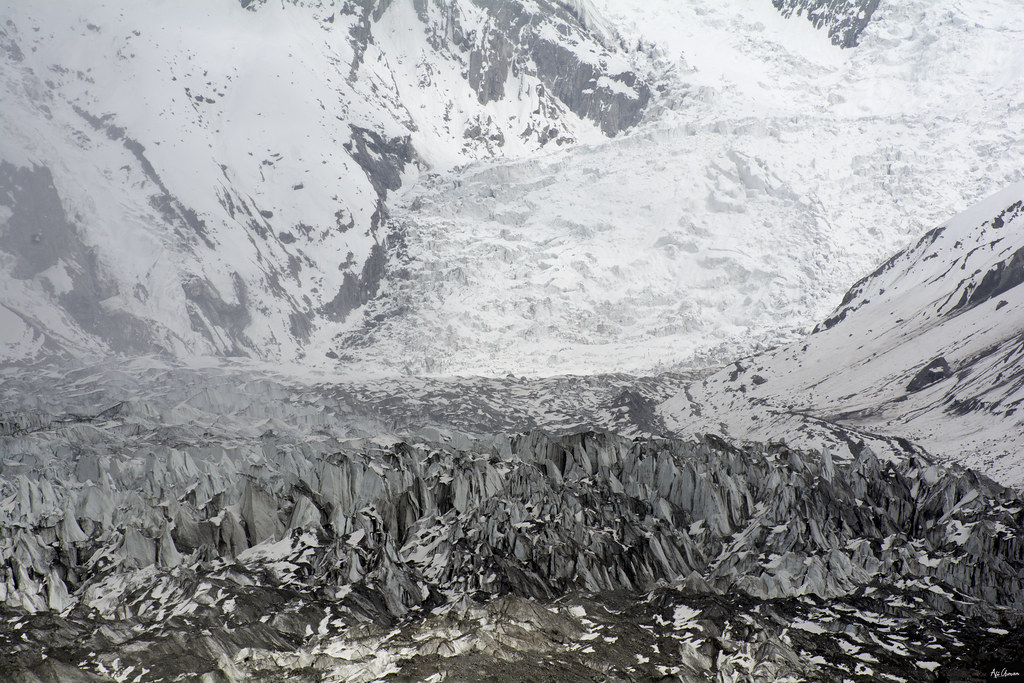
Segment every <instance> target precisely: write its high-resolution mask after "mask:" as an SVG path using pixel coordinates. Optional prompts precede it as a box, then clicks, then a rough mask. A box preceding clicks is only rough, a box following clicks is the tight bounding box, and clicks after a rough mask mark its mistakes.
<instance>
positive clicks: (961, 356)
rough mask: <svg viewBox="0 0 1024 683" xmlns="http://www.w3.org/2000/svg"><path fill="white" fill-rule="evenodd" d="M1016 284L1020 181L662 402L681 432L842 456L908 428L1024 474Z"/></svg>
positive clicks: (933, 447) (1022, 204) (968, 456)
mask: <svg viewBox="0 0 1024 683" xmlns="http://www.w3.org/2000/svg"><path fill="white" fill-rule="evenodd" d="M1022 283H1024V183H1020V184H1017V185H1014V186H1011V187H1009V188H1007V189H1006V190H1004V191H1002V192H1000V193H998V194H996V195H994V196H992V197H990V198H988V199H986V200H985V201H983V202H980V203H979V204H977V205H976V206H974V207H972V208H971V209H969V210H968V211H965V212H964V213H962V214H960V215H958V216H956V217H955V218H953V219H952V220H950V221H948V222H947V223H944V224H943V225H941V226H940V227H938V228H935V229H934V230H931V231H929V232H928V233H926V234H925V235H924V237H922V238H921V239H920V240H919V241H918V242H917V243H916V244H914V245H913V246H911V247H909V248H908V249H906V250H904V251H902V252H900V253H898V254H897V255H895V256H894V257H892V258H891V259H890V260H888V261H887V262H886V263H884V264H883V265H882V266H880V267H879V268H878V269H877V270H876V271H875V272H873V273H872V274H871V275H869V276H867V277H866V278H864V279H863V280H861V281H860V282H858V283H857V284H856V285H854V287H853V288H852V289H851V290H850V291H849V292H848V293H847V295H846V297H845V298H844V299H843V302H842V304H841V305H840V306H839V307H838V308H837V309H836V310H835V311H834V312H833V314H832V315H831V316H829V317H828V318H827V319H826V320H825V321H824V322H823V323H822V324H821V325H819V326H818V328H817V329H816V330H815V331H814V333H813V334H811V335H809V336H807V337H806V338H804V339H802V340H798V341H796V342H793V343H791V344H787V345H785V346H782V347H780V348H778V349H775V350H772V351H769V352H766V353H763V354H760V355H756V356H753V357H750V358H746V359H743V360H741V361H737V362H736V363H733V364H732V365H731V366H729V367H727V368H725V369H724V370H722V371H720V372H718V373H716V374H714V375H712V376H710V377H708V378H706V379H705V380H703V381H702V382H699V383H696V384H694V385H693V386H690V387H689V388H688V389H687V390H685V391H684V392H682V393H680V394H679V395H677V396H676V397H675V398H674V399H671V400H670V401H669V402H667V403H666V404H665V405H664V406H663V407H662V412H663V413H664V414H665V415H666V421H667V423H668V426H669V427H670V428H672V429H675V430H677V431H680V432H683V433H689V432H691V431H692V430H697V431H706V430H713V431H716V432H719V433H725V434H728V435H730V436H731V437H734V438H747V439H754V440H761V439H766V438H784V439H786V440H787V442H789V443H791V444H800V445H803V446H812V447H816V448H820V447H822V446H823V445H828V446H829V447H833V448H838V449H839V450H840V452H845V453H846V454H847V456H851V454H850V453H849V449H852V450H853V451H854V453H856V451H857V446H856V443H857V442H858V441H859V440H861V439H864V438H866V439H867V441H868V442H869V443H872V442H876V443H879V442H885V441H886V437H888V439H890V443H891V444H894V446H895V448H896V451H897V452H901V451H903V450H904V447H907V448H909V446H908V444H907V443H906V440H910V441H912V442H914V443H916V444H919V445H920V446H923V447H924V448H925V449H926V450H927V451H928V452H929V453H930V454H932V455H935V456H939V457H941V458H943V459H949V460H954V461H957V462H959V463H961V464H963V465H966V466H969V467H973V468H976V469H977V470H978V471H981V472H985V473H986V474H987V475H988V476H991V477H994V478H996V479H997V480H999V481H1001V482H1003V483H1004V484H1009V485H1015V486H1021V485H1024V409H1022V406H1024V286H1021V285H1022ZM837 425H838V426H839V427H840V428H841V429H837V428H836V426H837ZM897 438H898V439H899V441H898V442H897V441H896V439H897Z"/></svg>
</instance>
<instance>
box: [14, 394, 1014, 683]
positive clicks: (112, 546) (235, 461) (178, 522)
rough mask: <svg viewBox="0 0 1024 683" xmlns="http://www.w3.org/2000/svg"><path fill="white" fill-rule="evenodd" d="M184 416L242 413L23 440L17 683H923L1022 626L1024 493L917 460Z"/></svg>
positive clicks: (212, 399) (18, 435)
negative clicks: (861, 682) (268, 681)
mask: <svg viewBox="0 0 1024 683" xmlns="http://www.w3.org/2000/svg"><path fill="white" fill-rule="evenodd" d="M256 390H259V391H262V392H264V393H266V395H267V403H266V404H265V405H266V406H268V407H269V406H272V405H273V404H274V403H279V404H282V405H293V404H295V402H296V401H297V399H299V396H298V395H289V394H288V393H280V388H275V387H274V385H271V384H264V385H262V386H256V385H253V386H250V387H249V389H248V391H249V392H252V391H256ZM92 395H97V392H95V391H94V392H93V394H92ZM189 403H190V404H191V405H194V406H197V407H198V406H206V409H208V410H210V411H211V412H212V413H217V414H219V415H221V416H222V417H221V418H219V419H218V420H217V421H216V422H212V423H209V424H206V423H204V422H203V421H200V420H197V419H195V418H193V420H191V421H190V422H189V423H188V424H187V425H184V424H183V425H179V426H175V425H173V424H170V423H166V420H167V417H166V416H164V417H161V416H160V414H159V413H154V412H153V411H152V410H150V409H146V408H144V407H143V406H142V405H135V406H133V405H132V404H127V403H125V404H120V405H116V406H114V407H113V408H112V409H110V410H108V411H106V412H104V413H103V414H101V415H99V416H96V417H95V418H92V419H89V420H81V421H78V422H74V421H65V422H52V421H51V422H47V421H45V420H42V421H40V420H36V421H33V420H32V419H29V418H27V417H26V418H24V419H13V418H12V419H10V420H6V421H5V423H4V424H5V427H4V433H5V434H7V436H4V437H2V438H3V441H2V446H3V458H4V463H5V465H4V470H3V473H2V477H0V485H2V486H3V490H2V507H0V514H2V515H3V520H2V526H0V539H2V540H0V567H2V569H0V572H2V575H3V580H2V581H0V601H2V604H3V608H2V610H0V617H2V626H0V639H2V640H3V642H4V647H3V648H0V651H3V652H4V653H5V654H4V655H3V656H2V657H0V667H3V669H2V670H3V671H5V672H9V675H12V676H15V677H17V676H26V675H28V672H35V673H33V674H32V675H37V676H41V675H44V673H45V672H44V671H43V669H41V668H40V667H54V666H57V667H60V666H63V665H72V666H76V667H81V669H83V670H85V671H88V672H90V673H94V674H97V675H100V676H111V677H118V678H120V677H122V676H124V675H127V673H130V672H131V671H148V673H145V674H144V678H143V680H167V679H171V678H173V677H175V676H180V675H193V676H194V675H199V674H206V673H209V674H211V675H219V676H223V677H227V678H228V679H229V680H230V678H231V677H232V676H234V677H238V678H244V677H253V676H259V675H264V676H280V675H284V672H290V673H289V674H288V675H290V676H297V678H295V680H310V681H313V680H336V679H337V678H338V677H339V676H341V677H342V678H343V679H344V680H372V679H375V678H379V677H382V676H385V675H389V674H394V675H399V676H404V677H411V678H416V679H426V678H428V677H430V676H432V675H434V674H436V673H441V674H442V675H450V676H453V677H455V678H460V677H463V678H464V677H467V676H478V675H479V672H480V671H484V672H491V673H492V674H493V675H495V676H497V677H499V678H508V679H515V678H517V677H518V678H527V679H531V678H536V677H537V676H538V675H541V672H542V671H550V670H551V669H547V668H544V667H548V666H549V664H547V663H546V662H550V661H553V662H554V663H553V664H550V666H553V667H554V670H556V671H558V672H560V673H559V678H562V679H565V680H571V679H576V678H580V677H584V676H593V675H601V676H605V677H611V678H618V679H636V678H650V677H656V676H658V675H677V676H679V677H681V678H683V679H684V680H688V679H691V678H692V677H695V676H698V675H702V674H701V673H700V672H705V671H714V672H716V673H717V674H720V675H722V676H725V677H728V676H734V675H743V676H754V677H755V678H758V679H762V678H768V679H770V678H774V677H777V676H782V675H801V676H804V677H808V678H811V679H821V680H826V679H833V678H835V677H836V676H841V675H844V672H845V673H849V672H852V671H854V670H855V669H857V668H858V667H859V666H865V667H868V669H867V670H868V671H871V672H877V671H885V672H889V673H895V674H899V675H902V676H903V677H906V678H914V679H918V678H920V677H921V676H922V675H925V674H927V673H930V672H931V670H932V669H934V668H935V667H938V666H940V665H941V666H943V667H951V666H956V665H957V661H958V658H960V657H967V658H971V657H975V658H977V657H984V656H997V655H1004V656H1005V655H1007V653H1009V652H1012V650H1011V649H1010V648H1012V647H1013V642H1014V641H1013V640H1012V639H1013V638H1014V637H1019V635H1020V634H1021V623H1022V618H1024V587H1022V586H1021V584H1020V581H1019V577H1020V575H1021V572H1022V571H1024V517H1022V515H1024V501H1022V500H1021V499H1020V498H1019V497H1018V496H1017V495H1016V494H1014V493H1013V492H1011V491H1009V490H1006V489H1003V488H1002V487H999V486H997V485H995V484H993V483H992V482H990V481H988V480H986V479H984V478H982V477H979V476H977V475H975V474H973V473H971V472H967V471H963V470H960V469H956V468H952V469H947V468H943V467H940V466H937V465H934V464H932V463H929V462H927V461H926V460H924V459H922V458H910V459H908V460H907V461H905V462H903V463H900V464H893V463H888V462H886V463H883V462H880V461H879V460H878V459H876V458H875V457H874V455H873V454H872V453H871V452H870V451H869V450H867V449H865V450H863V451H862V452H861V453H860V454H859V455H858V457H857V459H856V460H855V461H853V462H849V463H843V462H836V461H833V459H832V458H831V457H830V456H829V455H828V454H827V453H826V454H824V455H818V454H815V453H799V452H796V451H793V450H790V449H788V448H786V447H785V446H782V445H771V446H753V447H748V448H744V449H739V448H736V447H734V446H731V445H729V444H728V443H726V442H724V441H722V440H721V439H718V438H717V437H711V436H708V437H703V438H701V439H699V440H695V441H691V442H683V441H673V440H657V439H654V440H652V439H636V440H631V439H626V438H622V437H618V436H614V435H610V434H603V433H594V432H586V433H579V434H572V435H566V436H563V437H557V438H556V437H550V436H547V435H545V434H543V433H539V432H532V433H528V434H524V435H519V436H512V437H508V436H498V437H490V438H487V439H472V438H466V437H444V438H439V437H437V436H435V437H428V438H424V439H420V438H407V439H403V440H387V441H382V440H361V441H346V440H339V439H338V438H336V437H332V436H329V435H328V434H326V433H324V432H323V430H322V427H317V426H316V422H315V421H313V422H307V423H306V425H305V426H303V425H302V423H301V421H296V420H297V417H298V415H299V413H295V414H294V416H293V417H289V418H288V420H289V422H292V424H291V425H289V424H286V423H284V422H281V423H279V424H277V423H276V422H275V419H274V418H273V417H270V419H269V420H267V421H266V422H264V423H263V426H262V427H260V426H259V425H258V424H254V423H253V418H258V417H259V416H260V413H259V412H258V408H257V404H254V403H250V404H245V403H234V402H233V399H230V397H228V396H220V395H219V394H218V393H217V392H215V391H210V392H209V393H208V394H207V395H206V397H205V398H203V397H201V396H200V397H194V398H192V399H190V402H189ZM182 406H185V404H182ZM179 410H181V408H179ZM185 410H186V413H187V411H188V410H190V409H188V408H185ZM279 414H282V415H283V414H284V413H279ZM264 415H265V414H264ZM197 416H198V414H197ZM247 423H248V424H249V425H251V426H244V425H246V424H247ZM275 425H277V426H275ZM261 430H262V431H261ZM42 442H46V443H49V444H52V445H56V446H58V450H59V449H60V447H59V444H61V443H63V444H65V446H64V448H65V449H67V452H68V453H69V454H70V452H71V451H72V450H74V451H75V452H77V453H79V455H78V456H76V457H70V455H68V456H63V455H61V456H56V457H55V456H54V455H52V453H53V450H50V453H51V454H50V455H47V453H46V452H45V451H44V450H43V449H39V448H36V447H35V446H33V444H34V443H36V444H38V443H42ZM1000 634H1003V635H1000ZM1003 636H1006V637H1003ZM836 639H839V640H841V641H842V642H843V643H845V645H844V647H843V648H842V649H841V650H840V649H837V648H836ZM936 644H937V645H938V646H939V647H941V650H938V652H939V653H941V656H939V654H937V652H936V648H935V647H934V646H935V645H936ZM43 654H45V656H46V659H45V661H44V660H43V659H41V656H42V655H43ZM186 654H187V656H184V655H186ZM130 667H136V668H135V669H131V668H130ZM47 671H48V670H47ZM544 675H548V674H544ZM863 675H867V676H870V675H871V673H864V674H863ZM58 680H68V679H67V678H64V679H61V678H59V677H58Z"/></svg>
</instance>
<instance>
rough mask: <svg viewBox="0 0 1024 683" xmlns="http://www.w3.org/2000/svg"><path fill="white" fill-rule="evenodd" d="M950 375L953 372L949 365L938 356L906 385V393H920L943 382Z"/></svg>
mask: <svg viewBox="0 0 1024 683" xmlns="http://www.w3.org/2000/svg"><path fill="white" fill-rule="evenodd" d="M952 374H953V371H952V370H951V369H950V367H949V363H947V362H946V359H945V358H943V357H942V356H939V357H938V358H936V359H935V360H933V361H932V362H930V363H928V365H926V366H924V367H923V368H921V371H920V372H918V373H917V374H916V375H914V379H912V380H910V384H908V385H907V391H908V392H909V391H921V389H924V388H925V387H927V386H931V385H932V384H935V383H936V382H939V381H941V380H944V379H946V378H947V377H949V376H950V375H952Z"/></svg>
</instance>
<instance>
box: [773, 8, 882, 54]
mask: <svg viewBox="0 0 1024 683" xmlns="http://www.w3.org/2000/svg"><path fill="white" fill-rule="evenodd" d="M878 2H879V0H772V4H773V5H775V7H776V8H777V9H778V10H779V11H780V12H782V14H783V16H786V17H789V16H793V15H794V14H795V15H797V16H800V15H801V14H804V15H806V16H807V19H808V20H809V21H810V22H811V23H812V24H814V27H815V28H819V29H820V28H824V29H827V30H828V35H829V37H830V38H831V39H832V44H833V45H839V46H840V47H856V46H857V40H858V39H859V37H860V34H861V32H862V31H863V30H864V28H865V27H866V26H867V25H868V22H869V21H871V15H872V13H874V11H875V10H876V9H878Z"/></svg>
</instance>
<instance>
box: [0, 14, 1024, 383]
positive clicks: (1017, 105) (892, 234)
mask: <svg viewBox="0 0 1024 683" xmlns="http://www.w3.org/2000/svg"><path fill="white" fill-rule="evenodd" d="M242 5H245V7H244V8H243V6H242ZM805 5H806V6H805V7H804V8H803V10H802V12H801V14H800V15H797V13H795V12H794V13H792V14H791V16H789V17H788V18H787V17H786V16H784V12H780V11H779V10H778V9H777V8H776V7H774V6H773V4H772V2H769V0H765V1H764V2H747V1H745V0H727V1H724V2H719V1H715V2H712V1H711V0H694V2H688V3H677V2H671V1H669V0H649V1H644V2H620V1H618V0H615V1H611V0H608V1H606V2H597V3H594V4H592V3H590V2H583V1H579V2H548V1H544V2H524V3H520V2H501V3H493V2H483V1H482V0H480V1H470V0H445V1H443V2H442V1H441V0H436V1H430V2H426V1H424V2H411V1H409V2H374V3H339V2H326V1H325V2H312V3H311V2H303V3H293V2H283V3H282V2H276V1H275V2H253V3H248V2H247V3H236V2H229V1H227V0H224V1H223V2H218V3H205V2H203V3H200V2H197V1H190V2H186V3H169V2H153V3H145V4H139V3H126V2H125V3H107V4H99V5H97V4H95V3H87V4H83V3H70V2H64V3H61V2H51V3H18V4H16V5H12V6H10V7H5V9H4V19H5V21H4V25H3V27H2V28H0V31H2V34H0V35H2V41H3V50H2V52H0V71H2V73H0V78H2V87H3V93H4V96H3V98H2V106H0V124H2V127H3V131H4V135H2V136H0V159H2V162H3V165H2V166H0V182H2V183H3V184H4V185H3V187H4V189H3V192H0V223H2V230H3V231H4V232H3V236H4V239H3V241H2V242H0V260H2V264H0V265H2V272H3V278H2V279H0V304H2V305H0V317H2V321H3V323H4V324H3V325H2V327H0V329H2V335H3V337H2V347H0V348H2V351H0V354H2V357H3V358H5V359H16V358H32V357H40V356H42V355H53V354H57V355H65V356H66V355H83V354H84V355H103V354H106V353H108V352H110V351H111V350H114V351H122V352H129V353H137V352H146V353H164V352H166V353H170V354H171V355H176V356H179V357H181V356H192V355H196V354H200V355H206V354H219V355H233V354H244V355H254V356H259V357H262V358H268V359H274V360H276V359H284V360H297V361H302V362H305V363H315V364H321V365H322V366H326V367H329V368H330V367H336V366H338V365H342V366H344V367H346V368H363V369H369V370H373V371H375V372H389V373H395V372H432V373H485V374H489V375H493V376H502V375H504V374H505V373H507V372H515V373H517V374H524V373H525V374H533V375H551V374H559V373H563V372H566V371H567V370H571V371H572V372H575V373H589V372H596V373H602V372H603V373H609V372H620V371H632V372H637V371H639V372H643V373H650V372H652V371H657V370H658V369H659V368H662V367H675V366H679V365H690V366H694V365H702V364H705V363H707V362H710V361H724V360H726V359H728V358H730V357H732V356H734V355H735V354H737V353H747V352H749V351H750V350H752V349H754V348H756V347H757V345H758V344H760V345H766V344H772V343H775V342H777V341H778V340H780V339H785V338H789V337H791V336H793V333H794V332H795V331H800V330H801V329H803V328H805V327H807V326H809V325H811V324H813V322H814V321H816V320H819V319H821V318H822V317H823V316H824V315H825V313H826V312H827V311H828V310H830V309H831V308H832V307H834V305H835V302H836V301H837V300H838V299H839V298H840V296H841V293H842V291H843V290H844V289H845V288H846V287H847V286H848V283H849V282H851V281H852V280H854V279H855V278H856V276H857V275H858V274H859V273H862V272H864V271H866V270H868V269H869V268H870V267H871V266H873V265H874V264H875V263H877V262H878V261H880V260H882V259H883V258H884V257H885V256H886V255H887V254H890V253H892V252H894V251H895V250H897V249H899V248H901V247H902V246H904V244H905V243H906V240H907V239H908V238H909V237H910V236H912V235H915V234H919V233H920V232H921V231H922V230H924V229H926V228H927V227H928V226H930V225H934V224H936V223H937V222H939V221H940V220H942V219H943V218H944V217H945V216H948V215H951V214H953V213H955V212H956V211H958V210H961V209H963V208H964V207H965V206H967V205H969V204H970V203H972V202H974V201H977V200H978V199H980V198H981V197H983V196H984V195H985V194H988V193H990V192H991V191H993V190H994V189H995V188H998V187H1002V186H1005V185H1006V184H1008V183H1010V182H1013V181H1016V180H1020V178H1021V170H1020V169H1021V165H1020V163H1019V155H1018V154H1017V153H1016V152H1015V150H1016V149H1017V147H1018V146H1019V145H1018V143H1019V131H1020V130H1024V95H1022V94H1021V93H1024V87H1021V74H1022V73H1024V68H1022V64H1024V50H1022V48H1021V47H1020V46H1021V45H1024V41H1022V40H1021V39H1020V37H1021V35H1022V33H1024V31H1022V29H1024V26H1022V24H1021V18H1020V13H1019V12H1017V8H1016V4H1015V3H1014V2H1012V0H985V1H984V2H979V3H970V4H969V5H968V4H964V5H960V6H957V7H954V8H943V7H941V6H939V5H936V4H935V3H932V2H930V1H928V0H908V1H907V2H901V3H898V4H897V3H891V4H890V3H886V4H882V5H880V6H879V7H878V8H877V9H876V10H875V11H874V12H873V13H871V14H870V21H868V23H867V24H866V26H864V27H863V29H862V30H861V32H860V33H859V36H858V45H857V46H856V47H853V48H851V49H839V48H838V47H836V46H835V45H833V44H832V40H831V38H830V36H829V31H830V30H831V28H833V27H835V26H839V25H841V24H842V22H843V21H845V19H843V18H844V17H845V18H849V17H851V16H853V15H852V14H850V13H848V12H846V9H843V8H844V7H847V8H848V6H850V5H849V3H847V4H846V5H843V3H821V2H816V3H811V4H805ZM868 5H870V3H867V5H864V6H863V7H862V9H863V10H864V11H865V12H866V11H867V6H868ZM783 9H785V8H783ZM819 10H821V11H819ZM822 12H824V14H823V13H822ZM808 15H813V17H817V18H821V17H827V21H825V23H824V24H823V25H822V28H821V29H820V30H818V29H815V28H814V25H813V23H812V22H809V21H807V19H806V17H807V16H808ZM865 16H867V15H865ZM837 22H838V23H837ZM37 29H38V30H37ZM136 33H138V35H136ZM645 79H646V81H647V82H649V83H651V85H652V88H651V89H648V88H647V86H646V85H645V84H644V83H645ZM951 93H953V94H952V95H951ZM641 119H642V120H641ZM638 122H639V124H638ZM634 124H638V125H634ZM630 126H633V127H632V128H630ZM627 128H628V129H629V132H626V133H623V132H622V131H623V130H624V129H627ZM612 133H615V134H616V135H615V137H614V138H613V139H610V140H609V139H608V137H607V135H609V134H612ZM507 158H511V159H513V160H512V161H510V162H508V163H505V162H504V161H501V160H502V159H507ZM473 160H478V161H477V162H476V163H475V164H474V163H470V165H469V166H468V168H463V165H464V164H466V163H467V162H472V161H473ZM392 215H394V216H396V219H395V220H392V219H391V218H389V216H392ZM375 295H379V296H378V298H377V300H374V296H375ZM371 300H373V303H372V305H370V306H365V305H364V304H366V303H367V302H369V301H371ZM512 340H515V343H511V342H512Z"/></svg>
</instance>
